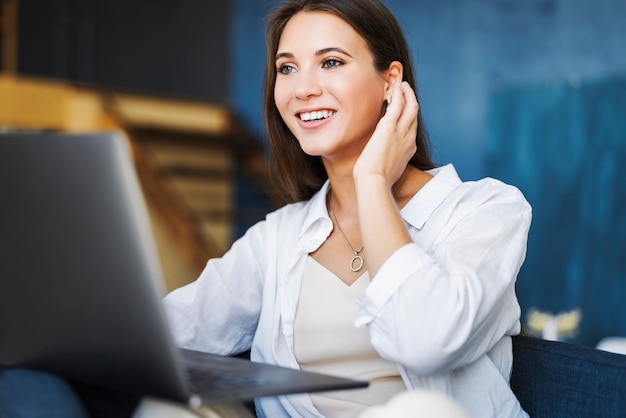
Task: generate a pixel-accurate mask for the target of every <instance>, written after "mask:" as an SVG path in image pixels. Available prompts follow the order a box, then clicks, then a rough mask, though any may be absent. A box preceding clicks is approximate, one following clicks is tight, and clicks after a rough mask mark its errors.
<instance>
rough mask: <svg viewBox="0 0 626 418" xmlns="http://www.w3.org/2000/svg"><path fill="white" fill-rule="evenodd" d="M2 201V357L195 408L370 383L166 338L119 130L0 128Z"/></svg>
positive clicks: (146, 228) (158, 287)
mask: <svg viewBox="0 0 626 418" xmlns="http://www.w3.org/2000/svg"><path fill="white" fill-rule="evenodd" d="M0 199H2V201H1V203H0V364H3V365H5V366H19V367H27V368H34V369H39V370H44V371H48V372H52V373H55V374H58V375H60V376H62V377H64V378H66V379H68V380H69V381H75V382H79V383H85V384H89V385H97V386H101V387H104V388H109V389H113V390H116V391H123V392H127V393H134V394H139V395H145V396H150V397H157V398H162V399H168V400H174V401H177V402H184V403H189V402H190V401H191V400H193V402H192V403H193V404H197V403H198V400H201V403H202V404H211V403H225V402H232V401H249V400H251V399H253V398H257V397H263V396H275V395H285V394H292V393H303V392H317V391H327V390H340V389H352V388H360V387H365V386H367V382H364V381H358V380H351V379H344V378H341V377H335V376H327V375H322V374H318V373H311V372H305V371H301V370H293V369H288V368H283V367H278V366H274V365H268V364H260V363H254V362H250V361H248V360H245V359H241V358H233V357H228V356H219V355H212V354H208V353H201V352H194V351H189V350H182V349H179V348H178V347H176V346H175V345H174V342H173V339H172V336H171V332H170V330H169V328H168V324H167V318H166V317H165V313H164V310H163V305H162V298H163V296H164V295H165V293H164V285H163V279H162V272H161V270H160V265H159V261H158V257H157V251H156V246H155V243H154V240H153V236H152V231H151V229H150V224H149V218H148V212H147V210H146V206H145V202H144V200H143V196H142V193H141V189H140V186H139V182H138V179H137V176H136V172H135V168H134V165H133V161H132V158H131V153H130V149H129V147H128V144H127V142H126V141H125V139H124V138H123V137H122V136H121V135H120V134H117V133H93V134H58V133H29V134H26V133H24V134H19V133H18V134H14V133H11V134H7V133H5V134H0Z"/></svg>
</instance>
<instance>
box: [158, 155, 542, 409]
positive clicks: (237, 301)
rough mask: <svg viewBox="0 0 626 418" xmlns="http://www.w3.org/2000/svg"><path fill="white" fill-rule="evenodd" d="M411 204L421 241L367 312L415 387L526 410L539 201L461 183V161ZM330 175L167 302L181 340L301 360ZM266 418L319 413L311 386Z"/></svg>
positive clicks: (374, 337)
mask: <svg viewBox="0 0 626 418" xmlns="http://www.w3.org/2000/svg"><path fill="white" fill-rule="evenodd" d="M429 173H430V174H432V175H434V177H433V178H432V179H431V180H430V181H429V182H428V183H427V184H426V185H425V186H424V187H423V188H422V189H421V190H420V191H419V192H418V193H417V194H416V195H415V196H414V197H413V198H412V199H411V200H410V201H409V202H408V203H407V204H406V205H405V206H404V207H403V209H402V211H401V215H402V217H403V218H404V220H405V224H406V226H407V229H408V231H409V234H410V235H411V237H412V239H413V242H412V243H410V244H407V245H405V246H403V247H402V248H400V249H399V250H397V251H396V252H395V253H394V254H392V255H391V256H390V257H389V258H388V259H387V261H386V262H385V263H384V264H383V265H382V267H381V268H380V269H379V271H378V272H377V275H376V277H375V280H372V282H371V283H370V284H369V286H368V287H367V289H366V291H365V295H364V297H363V299H362V300H361V301H360V309H359V312H358V315H357V318H356V325H357V326H367V327H368V330H369V335H370V342H371V344H372V346H373V347H374V348H375V349H376V350H377V351H378V353H379V354H380V355H381V356H382V357H383V358H385V359H388V360H390V361H393V362H394V363H396V364H398V367H399V369H400V371H401V375H402V377H403V379H404V381H405V383H406V385H407V386H408V387H409V388H423V389H430V390H436V391H440V392H443V393H445V394H448V395H450V396H452V397H453V398H454V399H455V400H456V401H457V402H459V403H460V404H461V406H463V407H464V408H465V409H466V410H467V411H468V412H469V414H470V415H471V416H474V417H480V418H489V417H494V418H495V417H527V416H528V415H527V414H526V413H525V412H524V411H522V409H521V407H520V405H519V402H518V401H517V399H516V398H515V396H514V394H513V393H512V391H511V389H510V387H509V377H510V372H511V366H512V344H511V338H510V336H511V335H516V334H518V333H519V331H520V307H519V304H518V301H517V297H516V295H515V280H516V278H517V274H518V272H519V269H520V267H521V265H522V262H523V260H524V257H525V254H526V241H527V235H528V229H529V227H530V221H531V208H530V205H529V204H528V202H527V201H526V200H525V199H524V196H523V195H522V194H521V193H520V192H519V190H518V189H516V188H515V187H512V186H509V185H506V184H504V183H502V182H500V181H497V180H494V179H490V178H486V179H483V180H480V181H476V182H461V180H460V179H459V177H458V175H457V173H456V171H455V170H454V167H453V166H452V165H447V166H444V167H441V168H438V169H435V170H430V171H429ZM328 185H329V183H328V182H327V183H326V184H325V185H324V186H323V187H322V189H321V190H320V191H319V192H318V193H317V194H316V195H315V196H313V197H312V198H311V200H309V201H306V202H299V203H294V204H290V205H286V206H284V207H283V208H281V209H278V210H276V211H274V212H272V213H270V214H268V215H267V218H266V219H265V220H264V221H261V222H259V223H257V224H256V225H254V226H253V227H251V228H250V229H249V230H248V231H247V232H246V234H245V235H244V236H243V237H242V238H241V239H239V240H237V241H236V242H235V243H234V244H233V246H232V248H231V249H230V250H229V251H228V252H227V253H226V254H225V255H224V256H223V257H221V258H217V259H212V260H209V262H208V263H207V266H206V268H205V269H204V271H203V272H202V274H201V275H200V277H199V278H198V280H196V281H195V282H193V283H191V284H189V285H187V286H184V287H182V288H180V289H177V290H175V291H174V292H172V293H171V294H170V295H168V296H167V297H166V298H165V301H164V302H165V307H166V312H167V315H168V318H169V319H170V322H171V326H172V331H173V334H174V337H175V340H176V342H177V343H178V344H179V345H180V346H183V347H187V348H192V349H196V350H204V351H208V352H214V353H220V354H232V353H237V352H241V351H245V350H247V349H249V348H252V360H253V361H261V362H266V363H271V364H278V365H281V366H286V367H292V368H298V367H299V365H298V362H297V360H296V358H295V356H294V353H293V342H294V335H293V331H294V329H293V327H294V317H295V312H296V306H297V304H298V297H299V294H300V287H301V284H302V278H303V272H304V265H305V262H306V259H307V258H308V254H309V253H311V252H313V251H315V250H316V249H317V248H318V247H319V246H320V245H321V244H322V243H323V242H324V241H325V240H326V238H327V237H328V236H329V234H330V232H331V231H332V227H333V226H332V222H331V220H330V218H329V216H328V211H327V209H326V194H327V192H328ZM256 405H257V414H258V415H259V416H260V417H272V418H277V417H297V416H307V417H320V416H321V415H320V414H319V413H318V412H317V411H316V409H315V407H314V406H313V403H312V402H311V398H310V396H309V395H307V394H302V395H291V396H279V397H267V398H261V399H259V400H257V403H256Z"/></svg>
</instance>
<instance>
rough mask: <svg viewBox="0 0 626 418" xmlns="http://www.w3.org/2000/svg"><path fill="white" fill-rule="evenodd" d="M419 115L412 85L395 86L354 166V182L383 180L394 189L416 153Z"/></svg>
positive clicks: (401, 84)
mask: <svg viewBox="0 0 626 418" xmlns="http://www.w3.org/2000/svg"><path fill="white" fill-rule="evenodd" d="M418 111H419V104H418V103H417V98H416V96H415V92H414V91H413V89H412V88H411V86H410V85H409V83H407V82H406V81H403V82H402V83H400V84H398V83H396V84H394V86H393V88H392V94H391V103H390V104H389V106H388V107H387V111H386V113H385V115H384V116H383V117H382V118H381V119H380V121H379V122H378V124H377V125H376V130H375V131H374V133H373V134H372V137H371V138H370V140H369V142H368V144H367V145H366V146H365V148H364V149H363V152H362V153H361V156H360V157H359V159H358V160H357V162H356V164H355V166H354V170H353V175H354V178H355V180H357V181H358V180H364V179H365V178H366V177H367V176H382V177H384V178H385V179H386V182H387V185H388V186H389V187H390V188H391V186H392V185H393V184H394V183H395V182H396V181H397V180H398V179H399V178H400V176H401V175H402V172H403V171H404V169H405V167H406V165H407V163H408V162H409V160H410V159H411V157H412V156H413V154H414V153H415V151H416V144H415V137H416V135H417V112H418Z"/></svg>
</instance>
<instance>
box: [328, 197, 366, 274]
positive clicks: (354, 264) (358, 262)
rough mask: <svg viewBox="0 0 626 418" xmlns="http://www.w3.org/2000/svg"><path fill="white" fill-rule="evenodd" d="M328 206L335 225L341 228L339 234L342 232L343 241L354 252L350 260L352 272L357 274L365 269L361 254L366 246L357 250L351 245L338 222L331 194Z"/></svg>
mask: <svg viewBox="0 0 626 418" xmlns="http://www.w3.org/2000/svg"><path fill="white" fill-rule="evenodd" d="M328 206H330V212H331V213H332V215H333V219H334V220H335V223H336V224H337V228H339V232H341V235H343V239H345V240H346V242H347V243H348V246H349V247H350V249H351V250H352V251H354V257H352V259H351V260H350V270H352V271H354V272H355V273H356V272H357V271H359V270H361V269H362V268H363V264H364V261H363V257H361V256H360V255H359V253H360V252H361V251H363V248H365V246H361V249H360V250H355V249H354V247H353V246H352V244H350V241H349V240H348V237H346V234H344V232H343V229H341V225H339V221H338V220H337V215H335V209H334V208H333V199H331V197H330V194H329V195H328Z"/></svg>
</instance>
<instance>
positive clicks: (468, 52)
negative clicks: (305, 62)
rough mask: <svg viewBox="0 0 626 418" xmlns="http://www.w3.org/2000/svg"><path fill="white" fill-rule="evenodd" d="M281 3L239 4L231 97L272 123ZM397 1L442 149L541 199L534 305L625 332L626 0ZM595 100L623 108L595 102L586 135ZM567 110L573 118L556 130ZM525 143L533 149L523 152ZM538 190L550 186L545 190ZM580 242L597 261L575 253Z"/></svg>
mask: <svg viewBox="0 0 626 418" xmlns="http://www.w3.org/2000/svg"><path fill="white" fill-rule="evenodd" d="M274 3H275V2H270V1H267V2H260V1H259V0H236V1H235V3H234V5H233V19H234V24H233V25H232V30H233V33H232V34H231V39H232V40H233V56H232V68H233V74H232V85H231V92H232V97H231V100H232V103H231V104H232V107H233V108H234V109H235V110H236V112H237V113H239V115H240V117H241V118H242V119H243V120H244V121H245V123H246V124H247V125H248V126H249V127H250V128H251V129H252V130H254V131H256V132H258V133H259V135H260V136H263V122H262V113H261V90H262V76H263V75H262V70H263V66H264V54H265V45H264V41H263V16H264V15H265V13H266V11H267V10H268V8H269V7H271V5H272V4H274ZM386 4H387V5H388V7H389V8H390V9H391V10H392V11H393V12H394V14H395V15H396V16H398V20H399V21H400V24H401V25H402V27H403V28H404V30H405V33H406V35H407V38H408V40H409V44H410V47H411V49H412V52H413V55H414V60H415V64H416V69H417V80H418V86H419V91H420V104H421V111H422V112H423V115H424V117H425V119H426V124H427V126H428V128H429V131H430V134H431V140H432V142H433V145H434V149H435V160H436V161H437V162H438V163H440V164H444V163H448V162H453V163H454V164H455V165H456V167H457V169H458V171H459V173H460V174H461V176H462V177H463V178H464V179H466V180H472V179H477V178H480V177H484V176H493V177H498V178H501V179H503V180H506V181H507V182H509V183H512V184H515V185H516V186H518V187H520V189H522V191H523V192H524V193H525V194H527V197H528V198H529V200H530V201H531V204H533V207H534V223H533V227H532V229H531V236H530V240H529V253H528V259H527V263H526V264H525V266H524V268H523V270H522V273H521V274H520V278H519V281H520V284H519V286H518V287H519V295H520V301H521V303H522V306H523V308H524V309H526V310H527V309H528V308H530V307H536V308H539V309H543V310H551V311H553V312H555V313H556V312H557V311H558V310H563V309H570V308H573V307H577V306H582V307H583V322H582V324H581V333H580V334H579V336H578V339H577V341H579V342H582V343H585V344H588V345H593V344H595V342H596V341H597V339H598V338H600V337H601V336H604V335H624V336H626V308H625V307H623V306H626V304H621V303H619V299H620V298H621V296H622V295H624V294H626V285H625V284H624V283H625V281H626V270H625V267H624V264H625V262H623V261H621V262H619V261H618V260H620V259H621V258H624V257H625V256H626V250H624V249H622V245H623V244H624V243H626V230H624V227H622V226H619V227H616V228H611V226H612V225H613V223H612V222H613V221H616V220H618V219H619V218H620V216H624V215H626V213H625V211H626V204H625V203H624V199H626V189H625V187H626V185H625V183H624V182H623V181H622V182H620V181H617V177H615V176H617V173H618V172H617V168H618V167H621V166H623V164H624V162H625V161H624V160H623V159H620V158H623V157H619V158H618V157H615V156H616V155H622V153H623V149H622V148H620V147H621V146H622V145H623V144H625V143H626V137H625V136H624V134H623V133H620V129H622V128H621V125H620V124H619V122H618V121H619V120H626V109H625V108H624V107H622V108H619V95H618V96H616V97H613V96H611V97H613V98H607V95H611V94H612V93H611V92H614V91H618V90H619V89H620V88H623V83H622V82H621V80H622V79H626V49H625V47H624V43H625V42H626V24H624V22H626V1H624V0H488V1H481V2H475V1H469V0H444V1H440V2H433V1H427V0H410V1H409V0H406V1H403V0H387V1H386ZM616 89H617V90H616ZM555 95H556V96H555ZM529 97H530V98H529ZM556 97H559V99H558V100H557V99H556ZM622 97H623V96H622ZM589 100H591V101H593V103H598V104H606V103H609V105H608V106H605V107H603V108H606V109H613V110H614V111H616V112H618V113H616V115H615V118H614V119H610V121H608V120H609V119H607V118H604V119H603V116H601V115H600V114H596V116H597V117H596V118H595V119H594V120H591V119H590V120H589V123H587V124H586V125H585V127H584V129H585V131H584V132H585V135H586V137H587V138H594V139H593V140H582V139H581V136H580V133H578V136H577V132H576V129H578V128H580V126H578V125H576V124H575V121H576V120H577V119H579V118H580V117H581V115H582V114H583V113H580V112H586V111H588V110H589V109H591V108H590V107H588V106H582V105H581V106H579V107H578V110H576V109H574V110H572V106H573V107H575V103H579V104H580V103H582V104H584V103H588V101H589ZM611 100H613V101H611ZM572 103H574V104H572ZM614 105H615V106H618V107H615V106H614ZM546 109H548V110H546ZM550 109H551V110H550ZM522 110H523V111H524V112H522ZM507 112H508V113H507ZM572 112H579V113H572ZM520 114H521V116H520ZM565 115H568V116H565ZM520 118H526V119H525V120H531V121H532V120H536V121H542V120H544V119H545V118H552V120H553V121H554V123H552V124H550V123H544V124H543V125H542V126H544V127H546V128H545V129H543V130H541V131H540V132H539V133H540V134H541V135H542V136H541V138H533V137H530V136H528V135H527V134H526V133H528V132H531V131H532V130H531V131H529V130H526V131H523V132H522V133H520V130H519V129H518V128H519V126H520V125H519V123H520ZM559 120H563V121H564V122H567V123H568V126H569V127H570V128H571V129H572V130H571V131H563V130H562V129H561V130H559V129H556V127H559V126H560V125H559V123H558V121H559ZM586 120H587V119H586ZM507 121H508V122H507ZM607 121H608V122H607ZM607 124H608V125H610V126H609V127H608V128H607V126H606V125H607ZM550 127H552V128H550ZM607 129H612V130H607ZM524 132H525V133H524ZM564 132H565V133H564ZM563 147H565V148H567V149H570V148H572V147H579V148H577V149H579V151H578V155H591V156H593V158H592V159H590V160H588V161H585V160H580V161H582V162H581V163H580V164H578V165H575V166H571V164H572V161H571V160H570V159H569V158H570V157H571V156H570V155H569V154H562V153H560V152H559V150H560V149H562V148H563ZM520 149H524V150H526V151H527V152H517V151H518V150H520ZM498 161H507V164H501V163H498ZM577 161H578V160H577ZM551 164H554V166H555V167H556V168H555V170H556V171H558V172H560V173H561V174H564V175H560V176H554V178H551V179H550V181H548V182H546V180H545V178H543V177H541V176H539V175H538V174H537V173H538V172H539V168H541V167H544V168H545V167H549V166H550V165H551ZM606 164H608V168H606V169H605V165H606ZM620 164H621V165H620ZM570 166H571V167H570ZM522 167H524V169H522ZM589 167H595V168H596V169H597V170H600V172H596V170H589ZM568 168H569V170H568ZM580 170H587V171H585V172H586V173H587V174H588V175H589V176H593V175H603V176H604V179H605V180H604V181H603V182H599V183H596V182H594V181H593V180H592V178H593V177H591V178H588V177H584V176H580V175H578V174H577V175H576V176H574V177H572V176H568V175H567V174H571V173H579V171H580ZM607 172H608V174H607ZM532 173H535V175H531V174H532ZM574 180H575V181H584V180H586V183H585V188H584V194H583V195H581V193H580V188H578V189H576V188H575V187H574V188H572V182H573V181H574ZM600 183H601V184H600ZM537 190H540V191H541V192H540V193H538V194H537V193H534V192H536V191H537ZM568 191H569V192H570V193H569V194H568V193H567V192H568ZM588 195H589V196H590V198H591V199H594V198H598V197H600V196H605V195H608V196H609V198H608V199H609V200H610V202H609V203H607V205H609V206H610V210H608V211H602V210H598V211H596V212H593V215H589V211H590V210H591V209H589V208H587V209H585V206H584V203H583V201H584V200H585V199H584V198H585V197H587V196H588ZM568 199H569V200H568ZM602 204H604V203H599V205H600V206H601V205H602ZM605 206H606V205H605ZM559 207H560V208H562V209H567V208H571V210H570V212H569V213H570V214H569V215H565V214H564V213H562V212H559V211H556V208H559ZM607 207H608V206H607ZM620 210H621V212H620ZM572 211H573V212H572ZM555 217H556V219H558V222H556V223H555V222H552V221H553V220H554V219H555ZM583 225H584V226H583ZM584 231H586V232H584ZM546 238H549V239H548V240H546ZM573 241H576V243H573ZM594 248H595V250H594ZM609 253H610V254H609ZM576 255H577V256H578V257H579V259H581V260H582V259H584V260H587V261H585V262H584V263H582V262H581V263H582V264H580V265H576V263H574V262H573V260H575V259H576ZM603 256H606V257H609V258H608V259H604V258H602V257H603ZM581 257H582V258H581ZM592 259H596V261H595V262H591V261H590V260H592ZM583 264H584V265H583ZM602 265H604V266H605V267H603V268H601V266H602ZM543 272H550V274H544V273H543ZM591 290H593V291H591ZM607 296H610V297H607ZM594 330H595V331H594Z"/></svg>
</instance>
